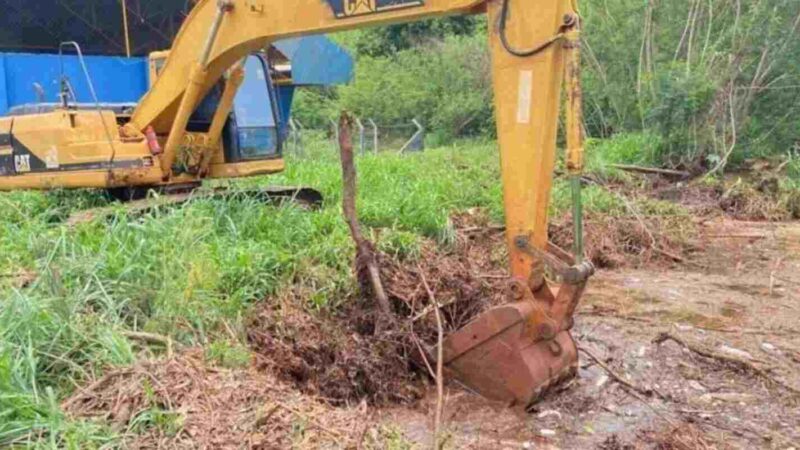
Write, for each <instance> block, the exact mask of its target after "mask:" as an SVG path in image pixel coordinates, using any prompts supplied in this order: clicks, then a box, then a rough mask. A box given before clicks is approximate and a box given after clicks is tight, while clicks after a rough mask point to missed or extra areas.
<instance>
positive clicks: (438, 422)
mask: <svg viewBox="0 0 800 450" xmlns="http://www.w3.org/2000/svg"><path fill="white" fill-rule="evenodd" d="M418 269H419V274H420V277H421V278H422V285H423V286H425V291H426V292H427V293H428V299H430V302H431V304H432V305H434V306H435V309H436V327H437V329H438V331H439V334H438V343H437V347H436V414H435V417H434V422H433V448H434V450H437V449H439V448H440V442H439V440H440V437H441V431H442V429H441V427H442V414H443V412H444V327H443V325H442V312H441V310H440V307H439V301H438V300H437V299H436V297H435V296H434V295H433V291H432V290H431V287H430V285H428V280H427V279H426V278H425V272H423V271H422V268H421V267H419V268H418ZM441 444H443V442H442V443H441Z"/></svg>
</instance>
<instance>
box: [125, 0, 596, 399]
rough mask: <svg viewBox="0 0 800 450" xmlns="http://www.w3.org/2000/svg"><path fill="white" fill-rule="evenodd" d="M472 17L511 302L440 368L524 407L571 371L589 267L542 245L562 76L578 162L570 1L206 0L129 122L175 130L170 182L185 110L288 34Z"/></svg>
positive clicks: (478, 325) (461, 337)
mask: <svg viewBox="0 0 800 450" xmlns="http://www.w3.org/2000/svg"><path fill="white" fill-rule="evenodd" d="M475 13H486V14H487V15H488V19H489V41H490V42H489V44H490V49H491V60H492V77H493V86H494V101H495V107H496V117H497V135H498V141H499V147H500V159H501V170H502V182H503V192H504V203H505V216H506V217H505V219H506V225H507V232H506V233H507V244H508V248H509V254H510V265H511V275H512V279H511V282H510V285H509V300H510V301H511V302H510V304H509V305H508V306H504V307H500V308H497V309H495V310H491V311H489V312H487V313H485V314H484V315H482V316H480V317H479V318H478V319H477V320H476V321H475V322H473V323H472V324H470V325H468V326H467V327H466V328H465V329H464V330H461V331H459V332H456V333H454V334H453V335H452V336H451V337H450V338H448V340H447V342H446V344H445V345H446V351H445V359H446V361H445V362H446V363H447V365H448V368H449V369H450V370H451V372H452V373H454V374H455V375H456V376H457V377H459V378H460V379H461V380H462V381H463V382H465V383H466V384H468V385H470V386H471V387H473V388H475V389H476V390H478V391H479V392H481V393H483V394H485V395H487V396H489V397H493V398H497V399H500V400H506V401H509V402H515V403H518V404H525V405H527V404H529V403H530V402H532V401H534V400H535V399H536V398H537V397H538V396H540V394H541V393H542V392H544V391H545V390H546V388H547V387H549V386H551V385H552V384H554V383H556V382H558V381H559V380H561V379H563V378H564V377H567V376H569V375H571V374H572V373H574V368H575V365H576V364H577V351H576V348H575V344H574V342H573V340H572V337H571V336H570V334H569V329H570V328H571V326H572V317H571V316H572V313H573V312H574V309H575V305H576V303H577V300H578V298H579V296H580V294H581V292H582V291H583V287H584V285H585V283H586V279H587V278H588V276H589V275H591V272H592V268H591V266H590V265H588V264H586V263H584V264H583V265H577V266H576V265H575V263H576V262H575V261H572V260H570V258H568V257H567V256H566V255H563V254H556V255H554V254H553V252H552V251H551V250H552V249H549V248H548V240H547V224H548V216H547V210H548V202H549V197H550V190H551V183H552V173H553V169H554V163H555V148H556V135H557V128H558V117H559V108H560V105H561V103H562V94H563V92H562V86H563V85H564V84H565V83H564V81H565V78H566V79H568V80H569V81H570V82H569V83H568V85H569V91H568V92H567V96H566V97H567V99H568V100H569V101H568V102H567V119H568V120H567V123H568V125H569V128H570V129H569V130H567V131H568V133H567V135H568V138H569V141H570V142H569V145H568V147H569V158H568V161H569V167H570V173H573V174H574V173H576V172H577V171H578V170H579V168H580V166H581V164H582V163H581V157H582V144H581V138H582V134H581V129H580V127H581V124H580V86H579V83H578V80H577V70H578V69H577V57H578V47H579V37H578V27H579V18H578V13H577V10H576V7H575V5H574V0H488V1H486V0H293V1H281V0H200V1H199V2H198V3H197V5H196V6H195V7H194V9H193V10H192V12H191V13H190V15H189V16H188V17H187V19H186V21H185V22H184V24H183V27H182V28H181V30H180V32H179V34H178V36H177V37H176V39H175V42H174V44H173V47H172V50H171V52H170V54H169V58H168V60H167V62H166V65H165V66H164V68H163V70H162V72H161V74H160V75H159V78H158V80H157V82H156V83H155V85H154V86H153V88H152V89H151V90H150V91H149V92H148V93H147V95H146V96H145V97H144V98H143V99H142V101H141V102H140V104H139V105H138V107H137V109H136V111H135V113H134V114H133V117H132V119H131V121H130V123H129V124H128V125H127V127H128V128H130V131H131V132H137V131H138V132H139V133H141V132H142V131H143V130H145V129H147V128H148V127H149V126H152V127H153V128H154V129H155V130H156V131H157V132H159V133H162V134H164V133H168V134H169V136H168V141H167V144H166V145H165V148H164V154H163V155H162V156H161V158H162V159H161V166H162V170H163V171H164V173H165V174H166V176H169V173H170V171H171V166H172V163H173V161H174V159H175V154H176V150H177V148H178V146H179V143H180V142H181V139H182V137H183V133H184V130H185V128H186V123H187V121H188V118H189V115H190V114H191V112H192V111H193V110H194V109H195V107H196V106H197V104H198V102H199V101H200V100H201V98H202V97H203V95H204V94H205V93H206V92H207V91H208V90H209V89H210V88H211V86H212V85H213V84H214V83H215V82H217V80H218V79H219V78H220V77H221V76H222V75H223V73H224V72H225V71H226V70H228V69H229V68H230V67H231V66H233V65H235V64H236V63H237V61H240V60H241V59H242V58H243V57H245V56H246V55H248V54H249V53H250V52H252V51H255V50H257V49H260V48H263V47H264V46H266V45H267V44H269V43H271V42H274V41H276V40H279V39H283V38H288V37H295V36H302V35H308V34H320V33H330V32H335V31H342V30H348V29H356V28H362V27H367V26H375V25H382V24H390V23H397V22H408V21H414V20H420V19H426V18H431V17H437V16H445V15H455V14H475ZM567 67H569V69H570V70H565V69H566V68H567ZM565 74H566V77H565ZM578 259H579V261H577V262H578V263H580V262H581V261H580V258H578ZM546 265H549V266H557V267H556V269H558V270H557V272H558V271H560V272H561V274H562V275H563V278H564V284H563V285H562V288H561V290H560V291H559V292H557V293H554V292H552V291H551V289H550V288H549V287H548V284H547V282H546V280H545V278H544V267H545V266H546Z"/></svg>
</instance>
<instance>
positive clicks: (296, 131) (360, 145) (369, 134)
mask: <svg viewBox="0 0 800 450" xmlns="http://www.w3.org/2000/svg"><path fill="white" fill-rule="evenodd" d="M327 125H328V126H327V127H322V128H319V127H316V128H311V127H306V126H305V125H303V124H302V123H301V122H300V121H299V120H297V119H290V120H289V133H288V135H287V137H286V139H285V141H284V142H285V145H284V148H285V149H286V150H288V151H290V152H293V153H295V154H302V153H303V150H304V148H303V147H304V139H303V135H304V134H306V135H308V134H309V133H318V134H323V135H326V136H328V138H329V139H330V140H331V142H332V143H333V145H334V146H338V142H339V124H338V122H337V121H336V120H334V119H330V120H329V122H328V124H327ZM353 135H354V136H353V140H354V142H353V143H354V147H355V149H356V150H357V151H358V152H359V153H370V152H371V153H378V152H399V153H406V152H416V151H423V150H424V149H425V128H424V127H423V126H422V124H420V123H419V121H418V120H416V119H414V120H412V121H411V122H410V123H399V124H398V123H394V124H387V123H378V122H376V121H375V120H373V119H371V118H360V117H359V118H356V120H355V127H354V130H353Z"/></svg>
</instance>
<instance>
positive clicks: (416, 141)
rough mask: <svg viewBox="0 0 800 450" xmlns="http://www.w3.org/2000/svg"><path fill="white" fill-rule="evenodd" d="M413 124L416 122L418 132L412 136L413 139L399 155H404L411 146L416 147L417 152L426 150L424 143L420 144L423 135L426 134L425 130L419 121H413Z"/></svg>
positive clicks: (404, 146)
mask: <svg viewBox="0 0 800 450" xmlns="http://www.w3.org/2000/svg"><path fill="white" fill-rule="evenodd" d="M412 122H414V125H415V126H416V127H417V132H416V133H414V135H413V136H411V139H409V140H408V142H406V143H405V144H404V145H403V148H401V149H400V151H399V152H398V153H404V152H405V151H406V149H408V148H409V147H411V145H414V147H415V150H422V149H423V148H424V142H419V139H420V138H421V137H422V135H423V134H425V128H424V127H423V126H422V125H421V124H420V123H419V122H418V121H417V119H413V120H412Z"/></svg>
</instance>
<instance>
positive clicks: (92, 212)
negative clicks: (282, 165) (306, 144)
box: [66, 185, 323, 226]
mask: <svg viewBox="0 0 800 450" xmlns="http://www.w3.org/2000/svg"><path fill="white" fill-rule="evenodd" d="M134 189H135V190H134ZM134 189H130V188H126V190H125V191H123V190H118V191H116V192H113V193H112V192H108V195H109V196H110V197H112V198H113V199H115V200H117V201H118V202H120V203H122V204H123V205H124V211H125V213H126V214H128V215H131V216H141V215H145V214H147V213H149V212H152V211H154V210H156V209H160V208H174V207H177V206H180V205H183V204H185V203H187V202H189V201H194V200H205V199H224V200H231V199H237V198H238V199H241V198H246V199H253V200H256V201H258V202H261V203H265V204H280V203H282V202H286V201H289V202H293V203H296V204H298V205H300V206H302V207H304V208H308V209H317V208H319V207H320V206H322V202H323V196H322V193H320V192H319V191H317V190H316V189H312V188H309V187H303V186H269V187H265V188H253V189H228V188H224V187H217V188H213V189H203V188H201V187H200V186H199V185H180V186H169V187H167V188H165V187H158V188H149V189H146V188H134ZM119 211H120V208H119V203H116V204H111V205H108V206H103V207H100V208H92V209H87V210H82V211H78V212H76V213H74V214H72V215H70V216H69V218H68V219H67V222H66V224H67V225H68V226H75V225H78V224H81V223H86V222H91V221H93V220H95V219H99V218H103V217H108V216H111V215H113V214H116V213H118V212H119Z"/></svg>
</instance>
